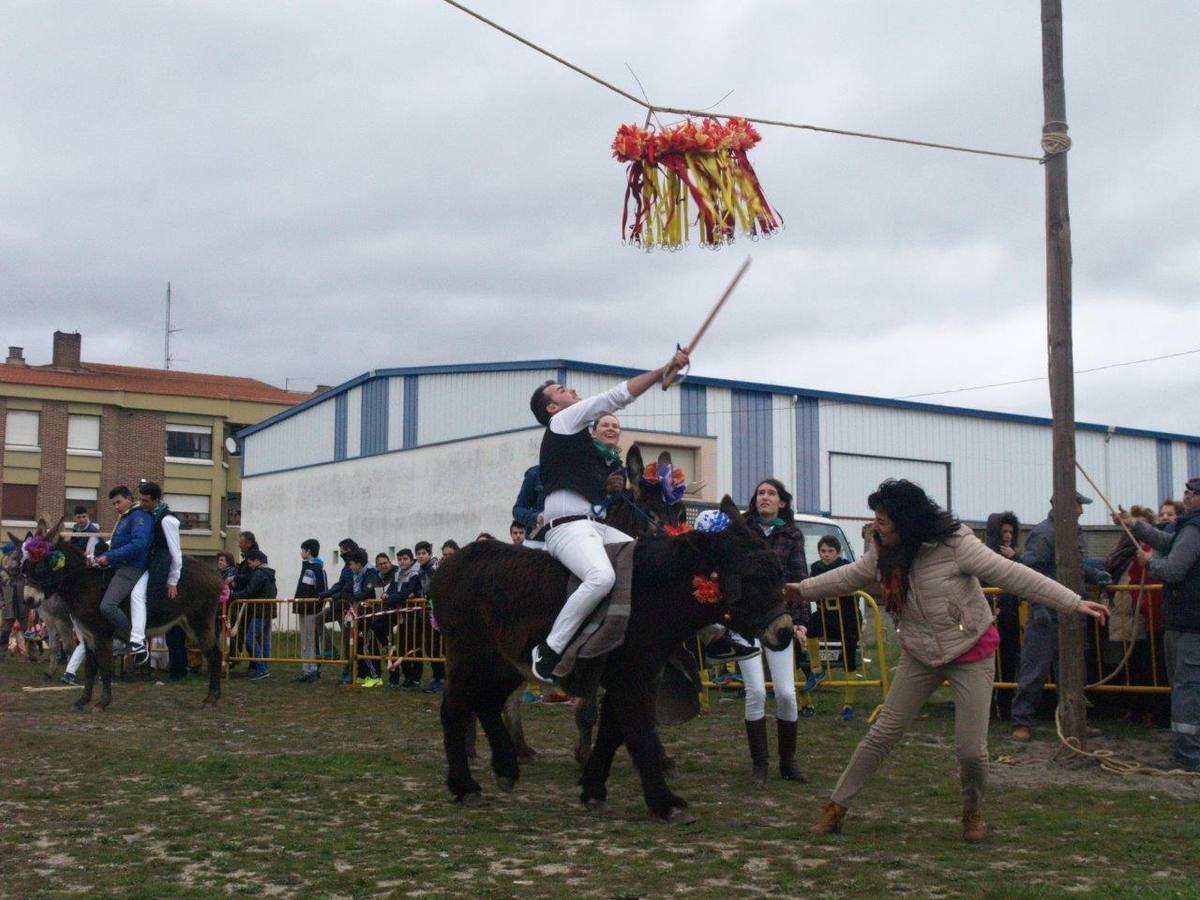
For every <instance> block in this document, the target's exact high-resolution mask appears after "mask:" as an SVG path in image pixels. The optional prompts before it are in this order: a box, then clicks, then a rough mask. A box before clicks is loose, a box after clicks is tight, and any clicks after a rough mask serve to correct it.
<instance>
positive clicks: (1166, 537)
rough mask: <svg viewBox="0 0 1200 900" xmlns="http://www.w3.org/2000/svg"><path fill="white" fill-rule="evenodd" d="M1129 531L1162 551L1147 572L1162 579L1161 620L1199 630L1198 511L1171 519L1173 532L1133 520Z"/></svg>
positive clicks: (1174, 628)
mask: <svg viewBox="0 0 1200 900" xmlns="http://www.w3.org/2000/svg"><path fill="white" fill-rule="evenodd" d="M1133 533H1134V536H1135V537H1138V538H1140V539H1142V540H1144V541H1146V542H1147V543H1148V544H1150V546H1151V547H1153V548H1154V549H1155V550H1157V551H1158V552H1159V553H1163V554H1165V555H1164V556H1163V557H1162V558H1161V559H1152V560H1150V565H1149V567H1148V570H1149V573H1150V574H1151V575H1152V576H1153V577H1155V578H1158V579H1161V580H1162V583H1163V622H1164V625H1165V626H1166V628H1167V629H1168V630H1170V631H1184V632H1189V633H1197V632H1200V511H1195V512H1190V513H1185V514H1184V515H1182V516H1180V517H1179V518H1178V519H1176V520H1175V530H1174V531H1173V532H1167V531H1161V530H1159V529H1156V528H1154V527H1153V526H1152V525H1149V524H1147V523H1145V522H1137V523H1135V524H1134V526H1133Z"/></svg>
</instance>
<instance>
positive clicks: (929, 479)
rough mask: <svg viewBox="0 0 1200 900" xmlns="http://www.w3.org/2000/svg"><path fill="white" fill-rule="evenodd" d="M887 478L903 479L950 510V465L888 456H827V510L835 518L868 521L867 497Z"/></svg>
mask: <svg viewBox="0 0 1200 900" xmlns="http://www.w3.org/2000/svg"><path fill="white" fill-rule="evenodd" d="M888 478H907V479H908V480H909V481H913V482H916V483H917V484H919V485H920V486H921V487H923V488H924V489H925V493H927V494H929V496H930V497H932V498H933V499H934V500H935V501H936V502H937V504H938V506H940V507H942V508H943V509H949V508H950V464H949V463H947V462H935V461H930V460H919V459H897V458H894V457H889V456H859V455H857V454H850V453H830V454H829V508H830V510H831V513H830V514H831V515H832V516H833V517H834V518H835V519H836V518H849V519H865V518H870V516H871V510H870V508H869V507H868V506H867V496H868V495H869V494H870V493H871V492H872V491H874V490H875V489H876V488H877V487H879V483H880V482H881V481H884V480H885V479H888Z"/></svg>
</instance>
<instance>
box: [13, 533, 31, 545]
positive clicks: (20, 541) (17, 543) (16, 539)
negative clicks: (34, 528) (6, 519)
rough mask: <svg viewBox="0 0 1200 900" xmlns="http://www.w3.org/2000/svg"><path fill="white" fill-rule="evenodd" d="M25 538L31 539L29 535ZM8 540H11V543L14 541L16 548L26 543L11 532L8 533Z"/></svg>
mask: <svg viewBox="0 0 1200 900" xmlns="http://www.w3.org/2000/svg"><path fill="white" fill-rule="evenodd" d="M25 537H29V535H25ZM8 539H9V540H10V541H12V542H13V543H14V544H15V545H16V546H18V547H20V546H21V544H22V543H24V541H22V540H21V538H19V537H17V536H16V535H15V534H13V533H12V532H11V531H10V532H9V533H8Z"/></svg>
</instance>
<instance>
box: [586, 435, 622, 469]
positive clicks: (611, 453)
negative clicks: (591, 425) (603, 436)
mask: <svg viewBox="0 0 1200 900" xmlns="http://www.w3.org/2000/svg"><path fill="white" fill-rule="evenodd" d="M592 446H594V447H595V448H596V452H597V453H599V454H600V455H601V456H602V457H603V458H604V461H605V462H606V463H608V464H609V465H610V466H613V465H617V466H619V465H620V464H621V451H620V450H618V449H617V448H616V447H610V446H608V444H606V443H604V442H603V441H598V440H596V439H595V438H592Z"/></svg>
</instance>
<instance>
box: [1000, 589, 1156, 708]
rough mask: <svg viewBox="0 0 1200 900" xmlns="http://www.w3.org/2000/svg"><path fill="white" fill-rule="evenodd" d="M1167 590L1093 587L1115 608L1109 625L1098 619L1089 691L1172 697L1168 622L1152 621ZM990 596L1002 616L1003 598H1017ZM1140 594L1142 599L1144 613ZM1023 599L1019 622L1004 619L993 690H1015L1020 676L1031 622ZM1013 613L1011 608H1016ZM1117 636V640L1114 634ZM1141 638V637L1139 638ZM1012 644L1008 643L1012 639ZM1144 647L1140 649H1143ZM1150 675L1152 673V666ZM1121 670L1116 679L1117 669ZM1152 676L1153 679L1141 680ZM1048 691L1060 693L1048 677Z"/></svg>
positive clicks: (1093, 593)
mask: <svg viewBox="0 0 1200 900" xmlns="http://www.w3.org/2000/svg"><path fill="white" fill-rule="evenodd" d="M1161 591H1162V585H1158V584H1153V585H1151V584H1147V585H1137V584H1114V585H1109V586H1108V587H1105V588H1103V589H1097V588H1092V589H1090V591H1089V593H1090V594H1091V596H1092V597H1093V599H1097V600H1099V601H1100V602H1102V603H1104V604H1105V605H1107V606H1108V608H1109V623H1108V624H1107V625H1101V624H1100V623H1099V622H1098V621H1096V620H1094V619H1093V620H1092V629H1091V631H1092V633H1091V640H1090V641H1089V643H1090V645H1091V646H1090V647H1089V648H1088V652H1087V659H1086V663H1087V666H1088V669H1087V685H1088V686H1087V688H1086V689H1087V690H1089V691H1097V692H1109V693H1124V694H1169V693H1170V692H1171V685H1170V682H1169V680H1168V678H1167V673H1166V665H1165V663H1164V657H1163V646H1162V622H1161V621H1157V622H1155V621H1152V620H1151V619H1150V617H1149V616H1148V614H1147V613H1148V611H1149V610H1150V609H1151V604H1150V601H1151V599H1152V598H1155V597H1156V596H1161ZM983 592H984V594H986V595H988V600H989V602H990V603H991V604H992V611H993V613H996V612H997V606H998V601H999V598H1001V597H1005V596H1007V597H1011V596H1012V595H1006V594H1005V592H1004V591H1003V590H1002V589H1000V588H994V587H989V588H984V589H983ZM1139 594H1140V595H1141V600H1140V609H1139V600H1138V597H1139ZM1014 599H1016V600H1017V604H1018V605H1017V608H1016V610H1015V611H1016V613H1017V617H1016V621H1013V619H1012V617H1011V612H1010V615H1009V616H1007V617H1004V619H1005V620H1001V619H999V618H998V622H997V624H998V626H999V628H1000V631H1001V642H1000V647H999V648H997V650H996V677H995V681H994V684H993V686H994V687H996V688H999V689H1006V690H1014V689H1015V688H1016V686H1017V685H1016V674H1017V672H1018V671H1019V670H1020V664H1021V659H1020V646H1021V642H1022V639H1023V637H1024V633H1025V625H1026V623H1027V622H1028V619H1029V602H1028V601H1027V600H1024V599H1020V598H1014ZM1010 610H1011V605H1010ZM1014 627H1015V628H1016V634H1015V637H1016V642H1015V644H1016V646H1015V651H1016V652H1015V653H1014V652H1013V640H1012V637H1013V636H1014V635H1013V634H1011V633H1009V634H1006V629H1012V628H1014ZM1114 634H1115V635H1117V636H1116V637H1115V638H1114V637H1113V635H1114ZM1139 635H1140V636H1139ZM1006 639H1007V640H1006ZM1139 645H1140V646H1139ZM1147 666H1148V668H1149V671H1148V673H1147V671H1146V667H1147ZM1118 667H1120V671H1119V672H1118V673H1117V674H1116V675H1115V677H1112V678H1111V679H1110V680H1108V681H1107V682H1106V683H1104V684H1099V683H1098V682H1101V681H1104V680H1105V679H1106V678H1109V677H1110V676H1112V675H1113V672H1114V670H1116V669H1117V668H1118ZM1135 672H1136V673H1137V675H1138V676H1141V675H1144V674H1148V675H1149V679H1144V678H1139V677H1135V674H1134V673H1135ZM1045 688H1046V689H1048V690H1054V689H1055V688H1056V685H1055V684H1054V681H1053V678H1052V676H1051V677H1048V678H1047V680H1046V684H1045Z"/></svg>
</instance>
